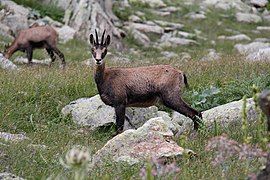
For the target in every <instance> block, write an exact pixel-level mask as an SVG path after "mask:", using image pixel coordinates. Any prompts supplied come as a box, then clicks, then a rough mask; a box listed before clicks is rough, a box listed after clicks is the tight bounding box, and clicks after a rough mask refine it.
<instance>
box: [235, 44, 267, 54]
mask: <svg viewBox="0 0 270 180" xmlns="http://www.w3.org/2000/svg"><path fill="white" fill-rule="evenodd" d="M267 47H270V43H263V42H252V43H249V44H236V45H235V46H234V49H236V50H237V52H239V53H240V54H246V55H247V54H251V53H253V52H256V51H258V50H259V49H263V48H267Z"/></svg>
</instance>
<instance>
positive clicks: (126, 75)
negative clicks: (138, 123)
mask: <svg viewBox="0 0 270 180" xmlns="http://www.w3.org/2000/svg"><path fill="white" fill-rule="evenodd" d="M95 33H96V40H94V36H93V34H91V35H90V43H91V45H92V49H91V50H92V55H93V58H94V60H95V69H94V78H95V82H96V84H97V88H98V92H99V95H100V97H101V99H102V101H103V102H104V103H105V104H107V105H110V106H112V107H114V108H115V114H116V128H117V133H121V132H122V131H123V125H124V120H125V109H126V107H148V106H152V105H154V104H155V103H157V102H159V101H160V102H162V103H163V104H164V105H165V106H167V107H169V108H171V109H173V110H175V111H177V112H179V113H181V114H183V115H185V116H188V117H190V118H191V119H192V120H193V121H194V129H196V130H197V129H198V128H199V121H200V119H199V118H202V115H201V113H200V112H198V111H196V110H195V109H193V108H191V107H190V106H189V105H188V104H186V103H185V102H184V101H183V99H182V98H181V96H180V91H181V88H182V86H183V85H184V84H186V85H187V79H186V76H185V74H184V73H183V72H181V71H179V70H177V69H175V68H173V67H172V66H170V65H155V66H147V67H136V68H106V67H105V61H104V57H105V56H106V53H107V47H108V45H109V44H110V35H107V38H106V40H105V41H104V35H105V31H104V32H103V34H102V38H101V42H100V43H99V40H98V35H97V31H95ZM197 116H198V117H199V118H198V117H197Z"/></svg>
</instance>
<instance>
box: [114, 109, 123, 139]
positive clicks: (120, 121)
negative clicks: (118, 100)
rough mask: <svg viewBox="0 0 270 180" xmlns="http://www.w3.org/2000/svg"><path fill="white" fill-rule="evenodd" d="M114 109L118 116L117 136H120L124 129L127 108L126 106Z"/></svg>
mask: <svg viewBox="0 0 270 180" xmlns="http://www.w3.org/2000/svg"><path fill="white" fill-rule="evenodd" d="M114 109H115V115H116V134H120V133H122V132H123V129H124V122H125V112H126V107H125V106H124V105H119V106H117V107H115V108H114Z"/></svg>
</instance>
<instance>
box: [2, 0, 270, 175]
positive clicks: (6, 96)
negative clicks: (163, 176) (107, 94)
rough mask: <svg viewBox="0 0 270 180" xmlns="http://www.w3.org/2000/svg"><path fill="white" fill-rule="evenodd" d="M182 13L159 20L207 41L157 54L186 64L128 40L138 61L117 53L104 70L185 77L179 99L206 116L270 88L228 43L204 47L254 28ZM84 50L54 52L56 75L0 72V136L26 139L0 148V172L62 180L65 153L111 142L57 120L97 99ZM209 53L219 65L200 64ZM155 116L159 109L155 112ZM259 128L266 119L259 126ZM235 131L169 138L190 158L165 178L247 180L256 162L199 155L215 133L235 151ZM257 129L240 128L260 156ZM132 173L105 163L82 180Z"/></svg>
mask: <svg viewBox="0 0 270 180" xmlns="http://www.w3.org/2000/svg"><path fill="white" fill-rule="evenodd" d="M171 2H172V1H171ZM177 2H178V1H177ZM179 2H180V1H179ZM179 2H178V3H179ZM136 8H137V9H140V11H144V12H145V13H146V14H147V18H149V20H151V19H157V18H159V17H156V16H155V15H153V14H151V12H148V11H147V7H144V6H142V5H140V6H139V5H138V6H136V7H135V8H134V9H133V10H136ZM183 9H184V10H185V11H181V12H179V14H175V15H173V16H170V17H167V18H166V20H170V21H174V22H179V23H184V24H185V30H187V31H189V32H193V31H194V29H199V30H201V31H202V32H204V34H203V36H206V38H207V39H208V40H207V41H203V40H200V39H198V42H199V44H200V45H197V46H188V47H176V48H168V49H165V50H169V51H174V52H177V53H180V52H189V53H190V54H191V56H192V60H190V61H188V62H182V61H180V60H179V58H178V57H176V58H164V57H162V56H161V50H160V49H157V48H141V47H139V46H137V45H136V44H135V43H134V39H132V38H131V37H127V39H126V40H125V42H126V43H127V44H129V46H131V47H134V48H135V49H136V50H138V51H139V52H140V53H139V54H137V55H134V54H131V53H129V52H123V54H125V55H124V56H125V57H128V58H129V59H130V63H122V62H115V61H110V60H111V56H108V57H107V58H106V61H107V64H108V66H121V67H123V66H125V67H131V66H132V67H134V66H135V67H136V66H143V65H151V64H171V65H172V66H174V67H176V68H178V69H181V70H183V71H184V72H186V74H187V76H188V80H189V84H190V87H191V88H190V89H185V91H184V94H183V96H184V99H185V100H186V101H187V102H189V104H192V106H193V107H194V108H197V109H199V110H207V109H209V108H211V107H215V106H218V105H221V104H225V103H227V102H231V101H234V100H239V99H241V98H242V97H243V96H245V95H246V96H248V97H252V95H253V94H252V86H253V85H256V86H257V87H258V88H259V90H263V89H265V88H270V71H269V69H270V63H267V62H252V63H251V62H247V61H245V60H244V59H243V58H242V57H241V56H239V55H238V54H235V52H234V50H233V43H232V42H224V41H217V42H216V44H215V45H213V44H211V40H214V39H216V38H217V36H218V35H223V34H226V33H227V32H226V31H225V29H226V28H233V29H236V30H237V31H240V32H243V33H246V34H247V35H249V36H250V37H252V38H255V37H256V36H258V35H255V34H253V33H251V30H252V29H254V28H255V27H256V26H255V25H252V24H246V25H242V24H241V25H239V23H236V22H234V19H233V17H232V15H230V12H224V13H227V14H228V17H227V18H223V17H222V13H220V12H217V11H214V10H213V11H211V12H209V13H207V19H206V20H204V21H197V22H192V23H191V22H190V23H189V20H188V19H187V18H178V17H179V16H180V17H182V15H183V14H185V13H187V12H189V11H192V10H194V9H196V6H194V7H183ZM133 10H130V11H133ZM120 13H130V12H118V14H120ZM182 13H183V14H182ZM148 14H149V15H148ZM120 16H121V15H120ZM123 16H126V15H123ZM218 21H222V24H221V25H220V26H217V25H216V23H217V22H218ZM264 25H267V23H265V24H264ZM206 32H207V33H206ZM268 35H269V34H267V33H262V34H260V35H259V37H268ZM151 38H155V37H151ZM0 41H3V42H9V40H8V39H6V38H4V37H0ZM88 46H89V45H88V44H87V43H86V42H83V41H80V40H71V41H69V42H68V43H67V44H61V45H60V46H59V48H60V49H61V51H62V52H63V53H64V54H65V57H66V59H67V63H68V64H67V68H66V69H65V70H61V69H59V68H58V63H59V61H56V64H55V65H53V67H52V68H49V67H47V66H41V65H39V66H37V65H34V66H32V67H28V66H27V65H20V67H21V68H22V70H21V71H18V72H8V71H4V70H1V69H0V132H10V133H26V135H27V137H29V138H30V139H31V140H26V141H23V142H21V143H17V144H12V143H7V142H4V141H2V142H0V147H1V149H0V172H4V171H8V172H12V173H14V174H16V175H19V176H21V177H24V178H27V179H41V178H43V179H45V178H47V177H49V176H52V177H55V176H57V175H59V174H60V175H61V176H62V178H63V177H64V176H65V177H70V176H71V174H72V171H71V170H67V169H65V168H64V167H63V166H62V165H61V164H60V161H59V159H60V158H64V156H65V153H66V152H67V151H68V150H69V149H70V148H71V147H73V146H74V145H83V146H86V147H88V148H89V149H90V150H91V152H92V153H95V152H96V151H97V150H98V149H100V148H101V147H102V146H103V145H104V144H105V143H106V142H107V141H108V140H109V139H110V138H111V135H112V133H113V132H114V128H113V127H107V128H101V129H99V130H97V131H90V130H89V129H88V128H83V127H78V126H77V125H75V124H74V123H73V122H72V121H71V120H70V118H68V117H67V118H66V117H62V115H61V109H62V108H63V107H64V106H65V105H66V104H68V103H69V102H71V101H73V100H76V99H78V98H81V97H91V96H93V95H95V94H97V89H96V86H95V83H94V81H93V76H92V74H93V71H92V68H91V67H87V66H85V65H83V64H82V61H84V60H86V59H88V58H90V51H89V47H88ZM209 48H214V49H216V50H217V51H218V52H222V53H223V56H222V59H221V60H218V61H203V62H202V61H200V58H201V57H202V55H204V54H206V50H207V49H209ZM0 49H3V45H2V44H0ZM109 51H111V52H113V53H115V51H116V50H113V49H110V50H109ZM20 55H23V53H16V55H14V57H13V58H12V59H14V58H15V57H16V56H20ZM45 57H48V55H47V54H46V53H45V51H43V50H37V51H35V52H34V58H38V59H42V58H45ZM213 88H217V89H218V90H219V93H217V94H215V93H211V89H213ZM209 89H210V90H209ZM197 94H205V96H206V101H205V102H204V101H203V102H202V97H201V96H199V95H197ZM160 108H161V109H165V108H164V107H163V106H160ZM166 110H167V109H166ZM264 120H266V119H265V118H264ZM241 128H242V127H241V125H239V126H230V127H229V128H226V129H221V128H220V127H216V129H211V130H210V129H202V130H201V131H200V132H199V133H198V135H197V136H196V137H188V135H182V136H181V137H180V138H175V141H176V142H177V143H178V144H179V145H180V146H182V147H184V148H188V149H192V150H193V151H195V152H196V153H197V154H198V156H197V157H195V158H191V159H190V158H188V157H183V158H182V159H181V160H179V161H178V162H177V164H178V166H179V167H180V172H179V173H177V174H174V175H171V176H169V178H173V177H174V176H176V177H177V179H179V178H181V179H220V178H221V177H222V178H226V179H235V178H236V179H245V178H246V177H247V175H248V174H250V173H253V172H258V171H259V169H260V167H261V166H262V164H263V163H264V162H262V161H261V160H260V159H253V160H245V161H240V160H238V159H237V158H231V159H230V160H229V161H228V162H226V163H224V164H222V165H221V166H213V165H212V164H211V160H212V157H213V155H214V152H206V151H205V146H206V144H207V141H208V140H209V139H210V138H211V137H214V136H217V135H221V134H223V133H225V134H227V135H228V136H229V137H230V138H232V139H234V140H237V141H238V142H239V143H243V142H244V140H245V135H244V134H245V131H243V130H242V129H241ZM265 128H266V127H265V126H262V125H260V122H259V121H258V122H254V123H252V124H250V125H248V128H247V130H246V131H248V135H249V136H250V137H252V139H251V142H250V144H253V145H255V144H257V145H258V146H259V147H261V148H262V149H264V150H267V147H266V144H267V141H265V138H268V139H269V134H268V135H267V134H266V133H265ZM29 144H40V145H45V146H46V147H45V148H42V147H35V146H31V145H29ZM140 169H141V167H138V166H132V167H130V166H127V165H125V164H122V165H119V164H117V165H115V164H113V163H111V164H107V166H106V167H104V168H103V169H91V171H90V172H89V177H88V179H100V178H102V179H111V178H113V179H140V175H139V174H140ZM60 179H61V178H60Z"/></svg>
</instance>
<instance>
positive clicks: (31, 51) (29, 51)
mask: <svg viewBox="0 0 270 180" xmlns="http://www.w3.org/2000/svg"><path fill="white" fill-rule="evenodd" d="M26 53H27V59H28V64H29V65H32V64H33V62H32V58H33V48H32V47H31V46H30V47H28V48H27V50H26Z"/></svg>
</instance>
